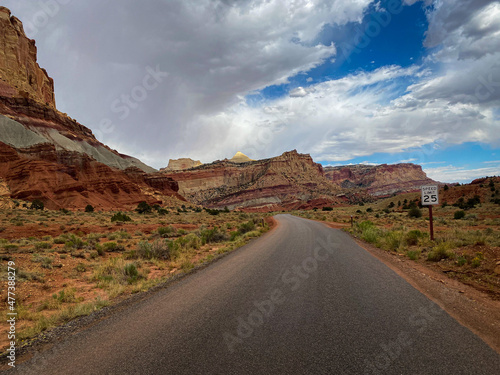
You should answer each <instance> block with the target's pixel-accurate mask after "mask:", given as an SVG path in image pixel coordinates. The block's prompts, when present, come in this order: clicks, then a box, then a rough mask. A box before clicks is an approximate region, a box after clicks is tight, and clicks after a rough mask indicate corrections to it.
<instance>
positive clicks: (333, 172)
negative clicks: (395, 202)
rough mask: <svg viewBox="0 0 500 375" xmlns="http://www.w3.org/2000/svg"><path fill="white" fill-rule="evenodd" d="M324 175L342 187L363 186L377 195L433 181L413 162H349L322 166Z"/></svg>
mask: <svg viewBox="0 0 500 375" xmlns="http://www.w3.org/2000/svg"><path fill="white" fill-rule="evenodd" d="M325 176H326V178H327V179H329V180H330V181H331V182H332V183H334V184H335V185H337V186H340V187H342V188H362V189H364V190H366V191H367V192H368V193H369V194H371V195H372V196H376V197H381V196H388V195H392V194H395V193H401V192H409V191H415V190H419V189H420V187H421V186H422V185H428V184H436V181H434V180H432V179H430V178H428V177H427V175H426V174H425V172H424V171H423V170H422V167H421V166H419V165H416V164H410V163H403V164H392V165H387V164H382V165H376V166H372V165H362V164H361V165H349V166H341V167H325Z"/></svg>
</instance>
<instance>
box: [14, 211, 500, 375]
mask: <svg viewBox="0 0 500 375" xmlns="http://www.w3.org/2000/svg"><path fill="white" fill-rule="evenodd" d="M276 219H277V220H278V222H279V226H278V227H277V228H276V229H275V230H273V231H271V232H270V233H268V234H266V235H265V236H263V237H262V238H260V239H258V240H256V241H253V242H252V243H250V244H249V245H247V246H245V247H244V248H242V249H240V250H238V251H236V252H234V253H232V254H230V255H228V256H227V257H225V258H223V259H222V260H220V261H218V262H216V263H215V264H213V265H211V266H210V267H208V268H206V269H204V270H201V271H199V272H197V273H195V274H193V275H191V276H189V277H187V278H184V279H182V280H181V281H180V282H178V283H176V284H174V285H171V286H170V287H168V288H165V289H163V290H160V291H158V292H157V293H154V294H153V295H151V296H150V297H149V298H147V299H145V300H143V301H141V302H138V303H136V304H134V305H133V306H131V307H130V308H127V309H124V310H121V311H118V312H116V313H114V314H112V315H111V316H109V317H108V318H107V319H105V320H103V321H100V322H99V323H97V324H95V325H93V326H91V327H89V328H87V329H85V330H82V331H80V332H78V333H76V334H74V335H71V336H69V337H67V338H65V339H64V340H63V341H61V342H59V343H57V344H55V345H54V346H53V347H52V348H50V349H48V350H45V351H44V352H42V353H37V354H35V355H34V356H33V358H32V359H31V360H29V361H27V362H25V363H23V364H19V366H18V367H17V368H16V369H15V370H14V371H13V372H12V373H19V374H39V375H41V374H75V375H76V374H190V375H191V374H384V375H385V374H425V375H430V374H488V375H490V374H498V373H500V372H499V370H500V356H499V355H498V354H497V353H496V352H494V351H493V350H492V349H491V348H490V347H489V346H487V345H486V344H485V343H484V342H483V341H482V340H481V339H479V338H478V337H477V336H475V335H474V334H473V333H471V332H470V331H469V330H468V329H466V328H465V327H463V326H461V325H460V324H459V323H457V322H456V321H455V320H454V319H453V318H451V317H450V316H449V315H448V314H447V313H446V312H444V311H443V310H442V309H441V308H440V307H438V306H437V305H436V304H434V303H433V302H431V301H430V300H429V299H427V298H426V297H425V296H424V295H423V294H421V293H420V292H419V291H417V290H416V289H414V288H413V287H412V286H410V285H409V284H408V283H407V282H406V281H404V280H403V279H402V278H401V277H399V276H398V275H396V274H395V273H394V272H393V271H391V270H390V269H389V268H388V267H386V266H385V265H384V264H383V263H381V262H380V261H379V260H377V259H375V258H374V257H373V256H371V255H370V254H369V253H368V252H366V251H365V250H363V249H362V248H360V247H359V246H358V245H356V244H355V243H354V241H352V240H351V238H350V237H349V236H348V235H346V234H345V233H343V232H342V231H339V230H336V229H331V228H328V227H326V226H324V225H323V224H321V223H318V222H313V221H309V220H305V219H301V218H297V217H293V216H290V215H278V216H276Z"/></svg>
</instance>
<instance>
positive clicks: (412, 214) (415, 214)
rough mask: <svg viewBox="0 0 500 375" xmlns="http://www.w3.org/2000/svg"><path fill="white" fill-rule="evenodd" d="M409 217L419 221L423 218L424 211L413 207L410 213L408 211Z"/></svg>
mask: <svg viewBox="0 0 500 375" xmlns="http://www.w3.org/2000/svg"><path fill="white" fill-rule="evenodd" d="M408 216H409V217H413V218H417V219H418V218H419V217H422V211H421V210H420V208H418V207H417V206H413V207H411V208H410V211H408Z"/></svg>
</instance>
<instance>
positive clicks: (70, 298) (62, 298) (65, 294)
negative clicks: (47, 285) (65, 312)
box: [52, 288, 78, 303]
mask: <svg viewBox="0 0 500 375" xmlns="http://www.w3.org/2000/svg"><path fill="white" fill-rule="evenodd" d="M75 293H76V289H75V288H71V289H63V290H61V291H60V292H59V293H54V294H53V295H52V298H53V299H55V300H56V301H58V302H60V303H73V302H77V301H78V300H77V298H76V296H75Z"/></svg>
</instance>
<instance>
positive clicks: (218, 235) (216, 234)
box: [200, 227, 228, 245]
mask: <svg viewBox="0 0 500 375" xmlns="http://www.w3.org/2000/svg"><path fill="white" fill-rule="evenodd" d="M200 237H201V243H202V244H203V245H204V244H206V243H210V242H223V241H227V239H228V236H227V234H226V233H225V232H223V231H221V230H219V227H214V228H212V229H203V230H201V231H200Z"/></svg>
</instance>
